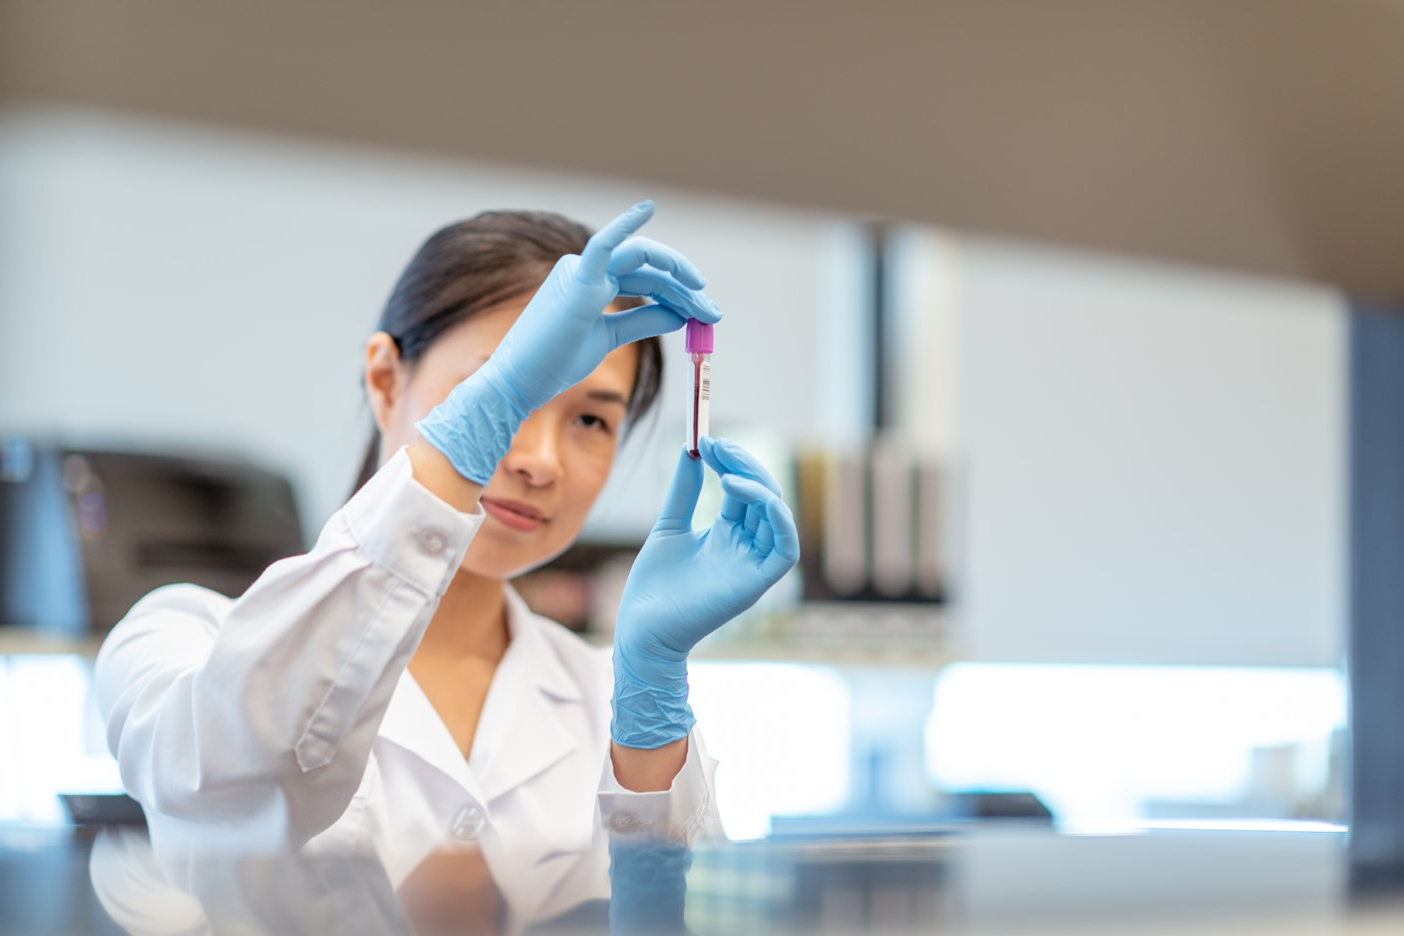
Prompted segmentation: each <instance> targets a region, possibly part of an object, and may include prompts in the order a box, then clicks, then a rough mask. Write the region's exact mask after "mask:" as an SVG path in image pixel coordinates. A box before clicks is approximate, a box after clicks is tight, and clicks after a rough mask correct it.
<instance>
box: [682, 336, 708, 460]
mask: <svg viewBox="0 0 1404 936" xmlns="http://www.w3.org/2000/svg"><path fill="white" fill-rule="evenodd" d="M683 348H684V349H685V350H686V351H687V356H688V358H689V360H691V362H692V382H691V383H692V385H691V387H690V388H689V389H690V391H691V392H690V393H689V394H688V406H687V454H689V455H691V456H692V457H693V458H701V457H702V450H701V448H699V444H700V443H701V441H702V438H703V436H705V435H706V434H707V422H708V416H709V415H710V411H711V407H712V326H711V325H708V324H706V323H705V322H699V321H697V319H688V320H687V331H686V333H685V334H684V337H683Z"/></svg>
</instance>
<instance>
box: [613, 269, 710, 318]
mask: <svg viewBox="0 0 1404 936" xmlns="http://www.w3.org/2000/svg"><path fill="white" fill-rule="evenodd" d="M619 295H621V296H642V297H644V298H647V299H652V300H653V301H654V302H661V303H662V304H664V305H666V306H669V307H670V308H673V309H676V310H677V311H678V312H679V313H681V314H682V315H685V316H687V317H689V318H695V319H697V320H698V321H700V322H706V323H707V324H709V325H715V324H716V323H717V322H720V321H721V319H722V313H721V309H718V308H717V304H716V303H715V302H713V301H712V299H711V297H710V296H708V295H707V294H706V293H703V292H698V291H697V290H695V289H689V288H687V287H686V286H684V285H682V284H681V283H679V282H678V280H677V278H676V277H674V276H673V275H672V274H670V273H664V272H663V271H661V270H655V269H653V268H652V267H644V268H643V269H640V270H635V271H634V272H632V273H626V274H624V275H623V276H621V277H619Z"/></svg>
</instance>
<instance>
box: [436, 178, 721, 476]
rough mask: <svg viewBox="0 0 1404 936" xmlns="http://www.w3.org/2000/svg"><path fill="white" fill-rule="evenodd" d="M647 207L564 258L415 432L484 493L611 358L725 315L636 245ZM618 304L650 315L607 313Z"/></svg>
mask: <svg viewBox="0 0 1404 936" xmlns="http://www.w3.org/2000/svg"><path fill="white" fill-rule="evenodd" d="M653 210H654V209H653V202H651V201H644V202H640V203H639V204H637V205H635V206H634V207H632V208H630V209H629V210H628V211H626V212H624V213H623V214H621V215H620V216H619V217H617V218H615V219H614V220H613V221H611V222H610V223H609V224H607V225H605V226H604V227H603V228H602V229H600V231H599V232H598V233H596V234H595V236H594V237H591V238H590V240H589V242H588V243H587V244H586V245H585V249H584V251H583V252H581V254H580V255H579V256H577V255H575V254H568V255H566V256H564V257H562V258H561V259H560V260H559V261H558V262H557V263H556V266H555V267H554V268H553V269H552V270H551V273H550V275H549V276H547V277H546V281H545V282H544V283H542V284H541V288H540V289H538V290H537V291H536V295H535V296H533V297H532V299H531V301H530V302H529V303H527V307H526V309H525V310H523V312H522V314H521V317H520V318H518V319H517V321H516V323H515V324H513V326H512V328H511V329H510V330H509V331H508V332H507V335H506V337H504V338H503V339H502V343H501V344H500V345H499V346H498V347H497V350H496V351H494V352H493V353H492V356H491V357H490V358H488V360H487V362H486V363H485V364H484V365H483V366H482V367H480V368H479V369H478V370H477V372H475V373H474V374H473V375H472V376H471V377H469V378H468V379H467V380H464V381H463V382H462V383H460V384H459V385H458V386H457V387H455V388H454V389H453V391H452V392H451V393H450V394H449V395H448V399H446V400H444V402H442V403H440V404H439V405H438V406H436V407H434V409H433V410H431V411H430V412H429V415H427V416H426V417H424V419H422V420H420V421H419V422H418V423H416V424H415V428H416V429H418V430H419V434H420V435H421V436H423V437H424V438H425V439H426V440H427V441H428V442H429V443H430V444H431V445H433V446H434V447H435V448H437V449H438V450H439V451H441V452H443V453H444V455H445V456H447V457H448V460H449V461H450V462H451V463H452V464H453V467H454V468H455V469H456V470H457V471H458V473H459V474H461V475H462V476H463V477H465V478H467V479H468V480H469V481H472V482H474V483H475V484H480V485H484V486H485V485H486V484H487V482H488V480H489V479H490V478H491V477H492V474H493V472H494V471H496V470H497V463H498V462H500V461H501V460H502V458H503V456H505V455H506V454H507V450H508V449H509V448H510V447H511V445H512V437H513V436H514V435H516V432H517V429H518V427H519V426H521V424H522V422H523V421H524V420H525V419H526V418H527V416H528V415H529V414H530V413H531V411H532V410H534V409H537V408H538V407H541V406H544V405H545V404H546V403H548V402H550V400H551V399H553V398H554V397H555V396H556V395H558V394H560V393H561V392H563V391H565V390H567V389H569V388H570V387H573V386H575V385H576V384H577V383H579V382H580V381H582V380H584V379H585V378H586V377H587V376H589V374H590V373H591V372H592V371H594V370H595V368H597V367H599V366H600V363H601V362H602V361H603V360H604V359H605V356H606V355H608V354H609V353H610V352H611V351H613V350H614V349H616V348H618V347H620V346H621V345H625V344H628V343H629V342H631V341H639V340H641V339H643V338H649V337H652V336H654V335H661V334H664V333H666V332H671V331H676V330H677V329H679V328H682V327H683V325H684V324H685V323H686V322H687V320H688V319H689V318H696V319H698V320H700V321H703V322H708V323H715V322H717V321H719V320H720V319H721V311H720V310H719V309H717V307H716V305H715V304H714V303H713V302H712V301H711V300H710V299H709V298H707V296H706V295H705V294H704V293H703V292H702V291H701V290H702V287H703V286H704V285H706V283H705V280H704V279H703V278H702V274H701V273H699V272H698V271H697V268H696V267H694V266H693V265H692V264H691V263H689V262H688V260H687V258H686V257H684V256H683V255H682V254H680V253H678V252H677V251H675V250H673V249H671V248H669V247H665V246H664V245H662V244H659V243H656V242H654V241H650V240H647V239H646V238H641V237H634V238H631V236H630V235H632V234H633V233H634V232H635V231H637V230H638V229H639V228H641V227H643V225H644V224H645V223H646V222H647V221H648V219H649V218H651V217H653ZM618 296H641V297H644V298H647V299H651V300H652V302H651V303H650V304H648V305H644V306H640V307H639V308H636V309H628V310H625V311H623V312H614V313H609V314H606V313H605V311H604V310H605V307H606V306H608V305H609V304H610V303H611V302H613V301H614V300H615V298H616V297H618Z"/></svg>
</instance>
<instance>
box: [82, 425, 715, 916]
mask: <svg viewBox="0 0 1404 936" xmlns="http://www.w3.org/2000/svg"><path fill="white" fill-rule="evenodd" d="M482 522H483V514H482V512H481V510H479V511H478V512H476V513H474V514H463V513H460V512H459V511H457V510H454V509H453V508H451V507H449V506H448V505H447V504H445V503H444V502H443V501H441V500H439V499H438V498H437V497H435V496H434V495H433V494H432V493H430V492H429V491H428V490H427V489H426V488H424V487H423V486H422V485H420V484H419V483H418V482H417V481H416V480H415V479H414V477H413V474H412V470H411V466H410V463H409V457H408V455H407V454H406V453H405V452H404V451H403V450H401V451H400V452H399V453H397V454H396V455H395V456H394V457H393V458H392V459H391V460H390V461H389V462H388V463H387V464H386V465H385V467H384V468H382V470H381V471H380V472H378V473H377V474H376V476H375V477H374V478H372V479H371V481H370V482H368V483H367V484H366V486H365V487H364V488H363V489H362V490H361V491H360V492H358V493H357V494H356V495H355V496H354V497H353V498H352V499H351V500H350V502H348V503H347V504H346V506H345V507H343V508H342V509H341V510H340V511H338V512H337V513H336V514H335V515H333V516H332V518H331V519H330V520H329V521H328V522H327V525H326V527H325V528H324V529H323V530H322V534H321V536H320V537H319V539H318V541H317V544H316V546H315V547H314V548H313V549H312V551H311V552H309V553H308V554H306V555H303V556H295V557H292V558H289V559H285V560H282V561H280V562H278V563H275V564H274V565H273V566H271V567H270V568H269V569H268V570H267V571H266V572H265V573H264V574H263V575H262V576H261V577H260V578H259V580H258V581H257V582H255V583H254V584H253V585H252V586H250V588H249V590H248V591H247V592H245V593H244V595H243V596H241V597H240V598H239V599H238V600H230V599H228V598H226V597H224V596H222V595H219V594H216V593H214V592H212V591H209V590H207V589H203V588H199V587H196V586H193V585H173V586H169V587H166V588H162V589H158V590H157V591H155V592H153V593H151V594H150V595H148V596H147V597H145V598H144V599H142V600H141V601H140V602H138V603H137V605H136V606H135V607H133V608H132V610H131V612H130V613H129V614H128V615H127V616H126V618H124V619H123V620H122V621H121V623H119V624H118V625H117V627H116V628H115V629H114V630H113V631H112V633H111V635H110V636H109V637H108V638H107V640H106V642H105V643H104V644H103V647H102V650H101V651H100V653H99V655H98V659H97V664H96V669H95V685H96V695H97V699H98V705H99V708H100V710H101V713H102V716H103V718H104V720H105V721H106V725H107V740H108V746H109V748H110V749H111V750H112V752H113V754H114V755H115V756H116V758H117V761H118V764H119V766H120V768H121V775H122V781H123V784H124V786H125V787H126V789H127V791H128V792H129V793H130V794H131V795H132V796H133V797H135V798H136V799H137V800H138V801H140V802H141V803H142V805H143V806H144V807H145V809H146V811H147V815H148V818H149V824H150V827H151V834H152V840H153V844H155V845H157V846H158V848H159V847H160V845H161V843H162V839H163V838H166V839H168V840H174V838H176V837H179V838H180V839H181V840H182V842H183V843H185V844H183V845H182V846H181V847H189V844H190V843H195V845H196V846H197V847H199V848H202V849H214V850H220V849H224V850H229V849H233V850H240V851H247V850H250V849H267V848H287V847H294V848H303V847H306V848H308V849H311V850H317V851H321V850H326V851H334V852H337V853H362V854H364V853H370V852H374V854H375V855H376V856H377V857H378V858H379V860H380V861H382V862H383V863H384V865H385V867H386V869H387V872H388V874H389V877H390V880H391V881H392V882H394V883H395V886H398V884H399V882H400V881H401V880H403V879H404V877H405V876H406V875H407V874H408V873H409V872H410V871H411V870H412V869H413V868H414V867H415V866H416V865H417V864H418V863H419V862H420V861H421V860H422V859H423V858H424V857H425V856H426V855H428V854H429V853H430V852H432V851H435V850H438V849H442V848H445V847H451V846H453V845H454V844H455V843H456V844H458V845H459V846H463V845H471V846H473V847H479V848H481V849H482V851H483V853H484V857H485V858H487V859H488V861H489V864H490V866H491V867H492V868H493V874H494V878H495V879H496V880H497V881H498V883H499V886H500V887H502V889H503V890H504V892H505V894H504V896H506V897H507V898H508V902H509V903H519V902H520V901H521V900H522V899H523V898H525V897H527V896H529V895H514V894H513V893H511V891H512V888H513V886H514V885H513V881H514V880H516V879H517V878H520V879H521V881H522V882H523V883H522V886H523V887H524V888H529V889H530V891H531V892H532V893H533V894H535V895H537V896H536V897H535V898H533V899H529V900H527V903H532V904H540V902H541V901H547V902H549V899H550V892H551V890H552V889H553V887H552V885H551V880H552V877H553V875H552V874H551V873H550V872H551V867H552V865H553V864H558V865H559V866H560V869H561V870H560V876H561V877H562V878H564V877H565V876H569V877H570V878H571V879H572V882H571V883H570V885H569V886H568V887H565V886H564V885H565V883H566V882H565V881H564V880H562V881H561V882H560V883H561V884H562V885H563V889H564V890H569V891H571V895H570V899H571V900H576V901H578V900H579V899H580V898H581V895H582V893H585V892H586V891H589V890H592V889H593V890H598V891H600V893H599V896H605V895H607V894H608V877H607V871H608V855H607V837H608V834H610V833H622V834H640V833H645V834H652V835H658V836H663V837H666V838H673V839H690V838H692V837H693V836H695V835H696V834H697V833H698V832H699V830H701V829H702V828H703V826H704V825H706V824H707V823H708V821H709V820H711V819H714V818H715V809H714V806H713V799H712V793H711V791H712V774H713V770H714V767H715V764H714V762H712V761H711V759H710V758H709V757H708V756H707V755H706V752H705V749H704V748H703V746H702V743H701V741H700V739H699V738H698V736H697V734H696V732H694V733H693V734H692V736H691V737H690V738H689V743H688V756H687V762H686V764H685V765H684V766H683V769H682V771H681V772H680V773H679V774H678V776H677V778H676V779H675V780H674V782H673V785H672V788H671V789H670V790H667V791H663V792H657V793H635V792H630V791H627V790H625V789H623V788H622V787H621V786H620V785H619V784H618V782H617V781H616V780H615V778H614V773H613V770H612V768H611V765H610V757H609V745H610V738H609V717H610V711H609V700H610V694H611V690H612V686H613V683H612V678H613V677H612V670H611V667H610V660H609V655H608V652H607V651H606V650H603V649H597V648H593V647H590V646H589V645H587V644H586V643H584V642H583V641H582V640H580V638H578V637H577V636H576V635H574V634H572V633H570V632H569V631H567V630H566V629H565V628H563V627H561V626H560V625H559V624H556V623H554V622H552V621H549V620H546V619H544V618H542V617H539V616H537V615H535V614H533V613H532V612H531V611H530V610H529V609H528V608H527V607H526V605H525V604H524V603H523V602H522V600H521V598H520V597H518V596H517V595H516V594H515V593H514V592H511V591H510V590H509V592H508V605H507V607H508V615H507V617H508V626H509V628H510V631H511V638H512V639H511V642H510V644H509V645H508V649H507V651H506V654H505V656H504V657H503V659H502V662H501V664H500V665H499V667H498V670H497V673H496V674H495V676H494V678H493V681H492V684H491V687H490V689H489V691H488V695H487V699H486V701H485V704H484V708H483V712H482V715H481V718H480V721H479V724H478V728H477V733H476V735H475V737H474V742H473V748H472V752H471V756H470V757H469V758H468V759H467V760H465V759H464V758H463V756H462V754H461V753H460V751H459V749H458V747H457V745H456V744H455V742H454V741H453V739H452V737H451V736H450V734H449V732H448V729H447V728H446V727H445V725H444V724H443V722H442V720H441V719H440V718H439V716H438V714H437V712H436V711H435V710H434V708H433V707H432V706H431V704H430V703H429V700H428V699H427V697H426V696H425V695H424V693H423V692H422V691H421V690H420V688H419V686H418V684H417V683H416V682H415V680H414V678H413V677H412V676H411V675H410V674H409V672H408V670H407V669H406V667H407V665H408V662H409V659H410V657H411V655H412V654H413V653H414V650H415V648H416V646H417V645H418V643H419V639H420V637H421V636H422V635H423V633H424V629H425V627H426V626H427V625H428V623H429V619H430V618H431V617H432V616H433V613H434V609H435V607H436V606H437V602H438V600H439V598H440V597H441V596H442V594H443V592H444V590H445V589H446V588H447V587H448V584H449V582H450V581H451V580H452V578H453V575H454V573H455V572H456V571H457V569H458V567H459V563H460V562H461V560H462V557H463V554H464V551H465V550H466V549H467V547H468V543H469V541H470V540H471V539H472V537H473V535H474V533H475V532H476V531H477V529H478V527H479V526H480V525H481V524H482ZM591 856H592V857H591ZM587 857H588V858H589V860H586V859H587ZM514 869H517V870H520V871H521V872H522V873H521V875H516V874H514ZM582 869H583V870H582ZM582 875H584V876H586V877H588V878H590V879H591V880H592V881H593V882H594V883H593V884H592V885H590V886H589V887H582V882H581V880H580V878H581V876H582ZM563 896H564V895H563ZM547 909H548V908H547V907H545V906H540V905H538V906H536V907H534V908H533V909H532V911H531V912H528V914H527V915H528V916H536V917H538V918H540V914H542V913H545V912H546V911H547Z"/></svg>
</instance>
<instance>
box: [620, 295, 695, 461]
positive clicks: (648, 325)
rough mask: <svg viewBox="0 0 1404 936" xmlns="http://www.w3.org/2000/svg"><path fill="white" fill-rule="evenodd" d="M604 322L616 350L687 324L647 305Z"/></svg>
mask: <svg viewBox="0 0 1404 936" xmlns="http://www.w3.org/2000/svg"><path fill="white" fill-rule="evenodd" d="M604 320H605V325H606V326H607V327H608V328H609V338H610V342H611V345H612V347H615V348H618V347H620V346H621V345H626V344H628V343H629V342H631V341H640V340H642V339H644V338H652V337H653V336H654V335H664V334H667V333H668V332H674V331H677V330H678V329H679V328H682V327H683V325H685V324H686V323H687V319H686V318H685V317H684V316H681V315H679V314H678V313H676V312H674V311H673V310H672V309H669V308H667V307H665V306H661V305H646V306H639V307H638V308H637V309H625V310H624V311H623V312H611V313H610V314H608V315H606V316H605V317H604ZM690 460H691V459H689V461H690Z"/></svg>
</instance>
